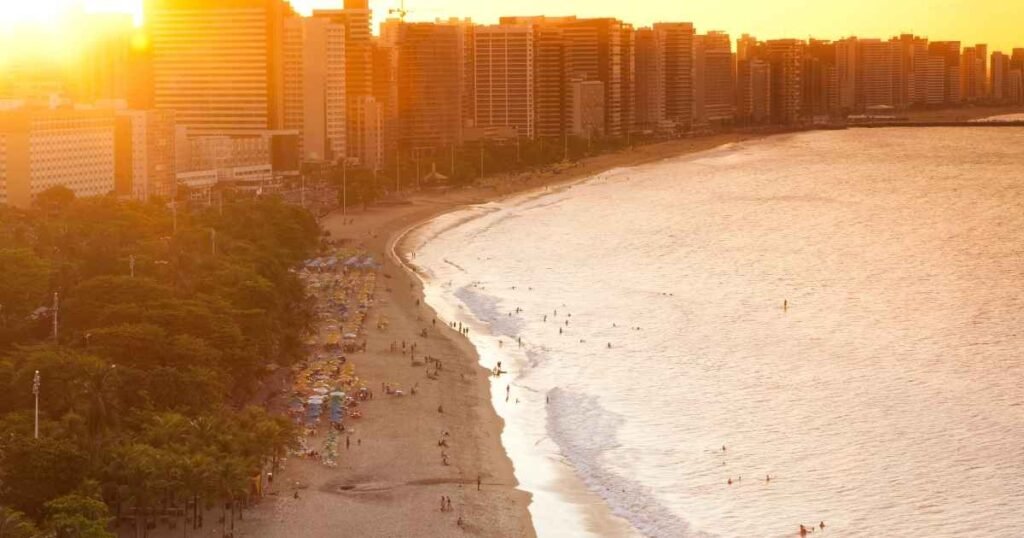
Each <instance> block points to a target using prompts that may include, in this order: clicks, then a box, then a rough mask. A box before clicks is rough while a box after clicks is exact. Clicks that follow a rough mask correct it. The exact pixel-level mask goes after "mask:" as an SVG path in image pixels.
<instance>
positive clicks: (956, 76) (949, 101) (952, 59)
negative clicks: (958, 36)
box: [928, 41, 962, 105]
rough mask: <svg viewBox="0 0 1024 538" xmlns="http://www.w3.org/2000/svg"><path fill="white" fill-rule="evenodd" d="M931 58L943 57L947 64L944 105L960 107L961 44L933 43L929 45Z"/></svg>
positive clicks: (949, 42)
mask: <svg viewBox="0 0 1024 538" xmlns="http://www.w3.org/2000/svg"><path fill="white" fill-rule="evenodd" d="M928 54H929V56H938V57H941V58H942V60H943V62H944V63H945V69H946V76H945V90H944V92H943V101H942V102H943V104H946V105H958V104H960V101H961V99H962V97H961V93H960V88H961V80H960V42H959V41H932V42H931V43H929V44H928Z"/></svg>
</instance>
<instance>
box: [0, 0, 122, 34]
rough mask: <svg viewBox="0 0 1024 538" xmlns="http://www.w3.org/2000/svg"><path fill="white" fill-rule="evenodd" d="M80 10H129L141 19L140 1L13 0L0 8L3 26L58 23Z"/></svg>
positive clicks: (0, 18)
mask: <svg viewBox="0 0 1024 538" xmlns="http://www.w3.org/2000/svg"><path fill="white" fill-rule="evenodd" d="M78 13H128V14H131V15H132V17H133V18H134V20H135V23H136V24H138V23H140V22H141V21H142V2H141V0H28V1H23V0H11V1H10V2H9V3H8V2H4V6H3V8H2V9H0V29H6V30H12V29H16V28H17V27H21V26H36V27H38V26H48V27H55V26H59V25H60V24H62V23H63V22H66V20H67V19H68V18H69V17H72V16H74V15H75V14H78Z"/></svg>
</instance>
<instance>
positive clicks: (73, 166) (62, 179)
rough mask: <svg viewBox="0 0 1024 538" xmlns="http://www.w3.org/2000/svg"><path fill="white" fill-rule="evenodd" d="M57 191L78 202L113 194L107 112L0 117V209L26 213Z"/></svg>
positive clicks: (18, 112)
mask: <svg viewBox="0 0 1024 538" xmlns="http://www.w3.org/2000/svg"><path fill="white" fill-rule="evenodd" d="M56 186H63V187H66V188H68V189H70V190H71V191H72V192H74V193H75V195H76V196H79V197H84V196H101V195H105V194H108V193H111V192H113V191H114V114H113V112H112V111H109V110H72V109H49V108H35V107H25V108H19V109H14V110H6V111H0V205H10V206H14V207H28V206H30V205H31V204H32V200H33V199H34V198H35V196H36V195H38V194H39V193H41V192H43V191H45V190H47V189H49V188H51V187H56Z"/></svg>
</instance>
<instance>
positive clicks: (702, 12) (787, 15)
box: [0, 0, 1024, 52]
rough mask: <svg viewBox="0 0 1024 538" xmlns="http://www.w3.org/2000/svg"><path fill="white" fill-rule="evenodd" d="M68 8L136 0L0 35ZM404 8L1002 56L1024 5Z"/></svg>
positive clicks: (41, 8) (753, 1) (48, 0)
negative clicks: (914, 41)
mask: <svg viewBox="0 0 1024 538" xmlns="http://www.w3.org/2000/svg"><path fill="white" fill-rule="evenodd" d="M291 3H292V5H293V6H294V7H295V9H296V10H297V11H299V12H300V13H303V14H309V13H310V12H312V10H314V9H327V8H338V7H341V5H342V4H343V0H291ZM399 3H400V0H371V2H370V8H371V9H372V10H373V12H374V21H375V22H374V30H375V31H376V29H377V25H378V24H379V23H380V22H381V21H383V20H384V19H386V18H387V17H388V11H389V10H390V9H393V8H397V7H398V6H399ZM75 4H79V5H83V6H84V7H85V8H86V9H87V10H90V11H94V10H96V11H114V12H124V13H132V14H133V15H134V16H135V17H136V19H137V20H138V19H140V18H141V4H142V0H43V1H40V2H32V3H27V4H21V5H17V6H6V8H5V11H4V12H3V13H0V30H2V29H3V28H4V27H8V28H9V27H10V26H11V23H12V21H24V20H30V21H36V22H38V21H40V20H47V19H50V18H52V16H53V14H56V13H60V12H61V11H63V10H65V9H67V8H68V6H71V5H75ZM936 4H941V5H936ZM405 8H406V9H407V10H408V15H407V20H410V21H430V20H434V19H436V18H439V17H440V18H448V17H459V18H466V17H468V18H471V19H473V20H474V21H475V22H478V23H491V22H497V20H498V18H499V17H501V16H510V15H550V16H560V15H576V16H579V17H615V18H619V19H622V20H624V21H626V22H629V23H632V24H633V25H635V26H647V25H649V24H651V23H653V22H659V21H666V22H678V21H682V22H693V23H694V25H695V26H696V27H697V29H698V30H699V31H702V32H704V31H708V30H722V31H725V32H728V33H729V34H730V35H732V36H733V37H738V36H740V35H741V34H744V33H747V34H750V35H753V36H756V37H758V38H760V39H776V38H800V39H805V38H808V37H815V38H820V39H838V38H842V37H849V36H857V37H877V38H887V37H890V36H892V35H898V34H901V33H913V34H916V35H920V36H924V37H928V38H930V39H932V40H942V41H961V42H962V43H964V44H966V45H969V44H975V43H984V44H987V45H989V50H990V51H996V50H1003V51H1006V52H1009V51H1010V50H1011V49H1012V48H1013V47H1024V37H1021V36H1020V31H1019V24H1020V23H1021V21H1024V2H1012V1H1009V0H976V1H969V0H942V1H941V2H934V1H931V0H863V1H861V2H856V3H853V2H851V3H829V2H807V1H806V0H777V1H775V2H760V1H757V0H721V1H719V2H714V3H695V4H693V5H687V6H678V5H676V4H673V3H670V2H664V1H659V0H639V1H636V2H631V3H630V4H629V6H628V9H627V8H625V7H624V6H622V5H620V4H619V3H617V2H612V1H610V0H594V1H588V2H584V1H580V0H569V1H567V2H562V3H560V4H558V5H557V6H553V5H552V4H550V3H549V2H543V1H541V0H522V1H520V2H517V3H516V4H515V5H506V4H495V3H487V2H471V1H468V0H440V1H434V2H414V1H409V2H406V3H405ZM780 14H782V15H780Z"/></svg>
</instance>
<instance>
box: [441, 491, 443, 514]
mask: <svg viewBox="0 0 1024 538" xmlns="http://www.w3.org/2000/svg"><path fill="white" fill-rule="evenodd" d="M441 511H442V512H444V495H441Z"/></svg>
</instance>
